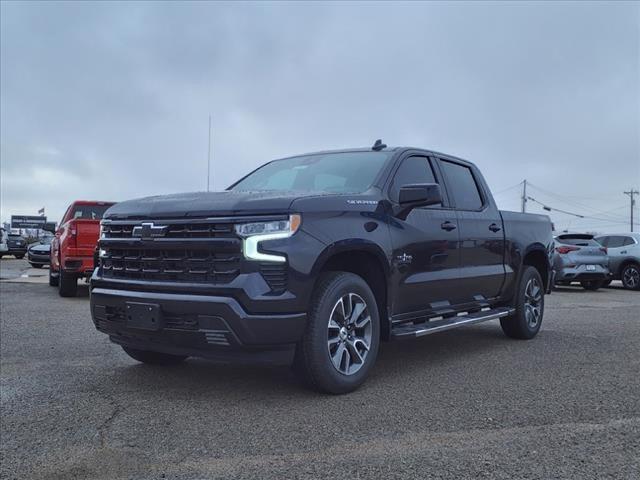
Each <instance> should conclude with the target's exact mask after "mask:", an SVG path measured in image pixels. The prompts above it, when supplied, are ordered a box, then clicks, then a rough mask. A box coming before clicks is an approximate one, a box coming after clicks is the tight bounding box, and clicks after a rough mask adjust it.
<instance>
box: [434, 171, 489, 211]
mask: <svg viewBox="0 0 640 480" xmlns="http://www.w3.org/2000/svg"><path fill="white" fill-rule="evenodd" d="M442 168H443V170H444V174H445V175H446V177H447V188H448V189H450V190H451V192H452V193H453V199H454V201H455V204H456V208H457V209H460V210H480V209H481V208H482V196H481V195H480V191H479V190H478V184H477V183H476V181H475V179H474V178H473V173H472V172H471V169H470V168H469V167H466V166H464V165H459V164H457V163H452V162H447V161H442Z"/></svg>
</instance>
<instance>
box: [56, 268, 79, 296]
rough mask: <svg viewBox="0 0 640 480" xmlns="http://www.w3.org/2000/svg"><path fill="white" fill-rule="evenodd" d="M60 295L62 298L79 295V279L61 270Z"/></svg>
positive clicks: (59, 276) (59, 280)
mask: <svg viewBox="0 0 640 480" xmlns="http://www.w3.org/2000/svg"><path fill="white" fill-rule="evenodd" d="M58 293H59V294H60V296H61V297H75V296H76V295H77V293H78V277H76V276H75V275H74V274H72V273H65V272H64V271H63V270H60V273H59V275H58Z"/></svg>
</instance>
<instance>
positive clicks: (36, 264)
mask: <svg viewBox="0 0 640 480" xmlns="http://www.w3.org/2000/svg"><path fill="white" fill-rule="evenodd" d="M30 265H31V266H32V267H33V268H42V265H40V264H39V263H31V264H30Z"/></svg>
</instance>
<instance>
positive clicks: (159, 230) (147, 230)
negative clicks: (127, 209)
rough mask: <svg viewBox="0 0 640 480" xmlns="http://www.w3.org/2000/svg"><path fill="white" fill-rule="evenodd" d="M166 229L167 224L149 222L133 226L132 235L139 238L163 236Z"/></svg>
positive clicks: (167, 228)
mask: <svg viewBox="0 0 640 480" xmlns="http://www.w3.org/2000/svg"><path fill="white" fill-rule="evenodd" d="M167 230H169V227H168V226H167V225H154V224H153V223H151V222H149V223H143V224H142V225H138V226H136V227H133V232H132V235H133V236H134V237H141V238H153V237H164V236H165V234H166V233H167Z"/></svg>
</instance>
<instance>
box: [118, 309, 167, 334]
mask: <svg viewBox="0 0 640 480" xmlns="http://www.w3.org/2000/svg"><path fill="white" fill-rule="evenodd" d="M125 310H126V315H127V326H128V327H129V328H138V329H140V330H160V329H161V328H162V327H163V318H162V309H161V308H160V305H158V304H157V303H138V302H127V303H126V308H125Z"/></svg>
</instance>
